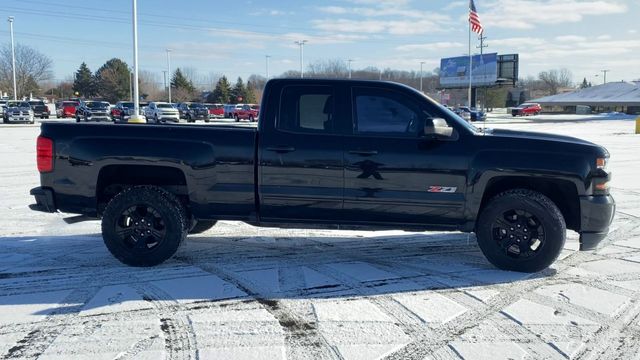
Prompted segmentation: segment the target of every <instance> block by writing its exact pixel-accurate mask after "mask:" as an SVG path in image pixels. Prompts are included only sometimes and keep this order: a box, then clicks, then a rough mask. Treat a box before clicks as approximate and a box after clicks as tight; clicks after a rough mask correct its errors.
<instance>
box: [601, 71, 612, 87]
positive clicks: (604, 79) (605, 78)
mask: <svg viewBox="0 0 640 360" xmlns="http://www.w3.org/2000/svg"><path fill="white" fill-rule="evenodd" d="M600 71H601V72H602V73H603V74H604V78H603V84H606V83H607V73H608V72H609V71H611V70H600Z"/></svg>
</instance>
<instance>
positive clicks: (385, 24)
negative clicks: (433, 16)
mask: <svg viewBox="0 0 640 360" xmlns="http://www.w3.org/2000/svg"><path fill="white" fill-rule="evenodd" d="M312 24H313V26H314V27H315V28H316V29H320V30H324V31H335V32H339V33H345V32H346V33H364V34H380V33H388V34H392V35H418V34H428V33H434V32H444V31H447V28H445V27H443V26H442V25H441V24H440V23H439V22H436V21H432V20H428V19H422V20H416V21H401V20H371V19H367V20H350V19H323V20H313V21H312Z"/></svg>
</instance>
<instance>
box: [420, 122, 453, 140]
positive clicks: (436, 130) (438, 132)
mask: <svg viewBox="0 0 640 360" xmlns="http://www.w3.org/2000/svg"><path fill="white" fill-rule="evenodd" d="M452 135H453V128H452V127H451V126H449V124H448V123H447V121H446V120H445V119H443V118H432V119H427V120H426V121H425V123H424V136H425V137H426V138H428V139H439V138H449V137H451V136H452Z"/></svg>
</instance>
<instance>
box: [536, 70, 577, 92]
mask: <svg viewBox="0 0 640 360" xmlns="http://www.w3.org/2000/svg"><path fill="white" fill-rule="evenodd" d="M538 78H539V79H540V81H542V82H543V83H544V85H545V87H546V90H547V91H548V92H549V94H550V95H555V94H557V93H558V90H559V89H560V88H566V87H570V86H572V79H573V75H572V74H571V71H569V70H568V69H564V68H563V69H560V70H556V69H553V70H548V71H543V72H541V73H540V74H538Z"/></svg>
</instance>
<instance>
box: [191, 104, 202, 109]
mask: <svg viewBox="0 0 640 360" xmlns="http://www.w3.org/2000/svg"><path fill="white" fill-rule="evenodd" d="M202 107H204V106H203V105H202V104H189V109H200V108H202Z"/></svg>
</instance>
